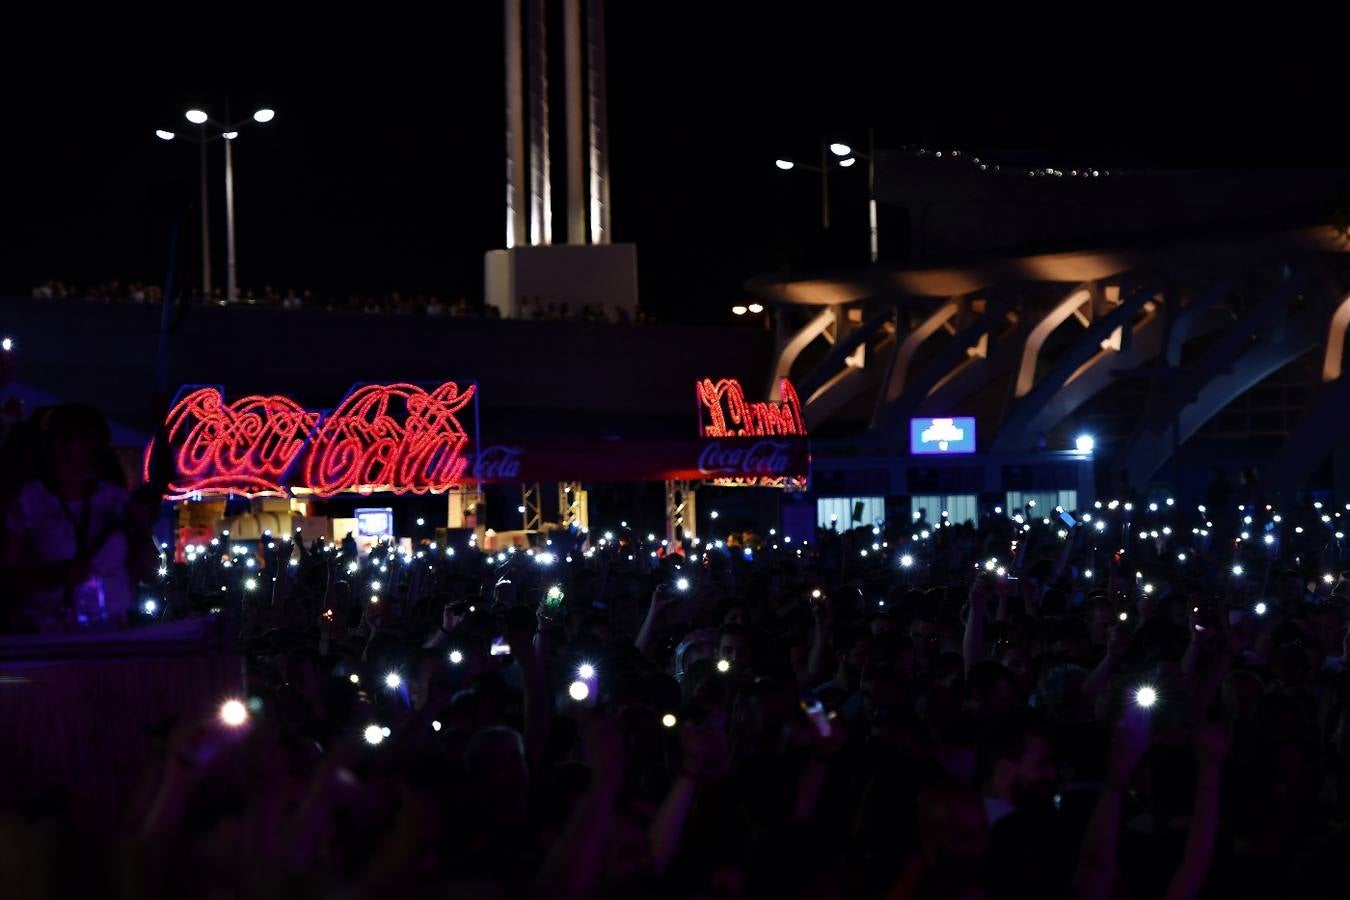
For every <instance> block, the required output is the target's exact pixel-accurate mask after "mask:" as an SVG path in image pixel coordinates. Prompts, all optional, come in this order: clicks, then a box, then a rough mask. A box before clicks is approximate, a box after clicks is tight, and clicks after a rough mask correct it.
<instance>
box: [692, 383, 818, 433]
mask: <svg viewBox="0 0 1350 900" xmlns="http://www.w3.org/2000/svg"><path fill="white" fill-rule="evenodd" d="M778 395H779V397H781V398H782V399H780V400H776V401H774V400H771V401H768V402H751V401H748V400H746V399H745V390H744V389H743V388H742V387H741V383H740V382H739V381H737V380H736V379H735V378H722V379H719V380H717V381H713V380H712V379H711V378H705V379H703V380H702V381H700V382H699V383H698V399H699V426H700V427H699V430H700V433H701V434H702V436H703V437H710V438H729V437H775V436H789V435H798V436H805V435H806V423H805V421H804V420H803V419H802V404H801V401H800V400H799V399H798V398H797V391H796V390H795V389H794V388H793V387H792V382H790V381H788V380H787V379H786V378H783V379H781V380H780V381H779V393H778Z"/></svg>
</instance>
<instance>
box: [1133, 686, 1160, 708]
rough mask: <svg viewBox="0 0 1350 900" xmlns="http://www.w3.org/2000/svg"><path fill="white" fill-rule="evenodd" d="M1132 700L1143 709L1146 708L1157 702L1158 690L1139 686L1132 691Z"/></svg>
mask: <svg viewBox="0 0 1350 900" xmlns="http://www.w3.org/2000/svg"><path fill="white" fill-rule="evenodd" d="M1134 702H1135V703H1136V704H1138V705H1139V706H1140V707H1142V708H1144V709H1148V708H1149V707H1151V706H1152V705H1153V704H1155V703H1157V702H1158V692H1157V691H1155V690H1154V689H1153V688H1151V687H1141V688H1140V689H1139V690H1137V691H1135V692H1134Z"/></svg>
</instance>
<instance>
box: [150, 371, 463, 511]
mask: <svg viewBox="0 0 1350 900" xmlns="http://www.w3.org/2000/svg"><path fill="white" fill-rule="evenodd" d="M475 394H476V387H475V386H474V385H469V386H467V387H465V388H463V389H461V388H460V387H459V385H458V384H456V383H455V382H453V381H448V382H446V383H444V384H442V385H440V386H439V387H437V388H435V389H433V390H431V391H427V390H426V389H425V388H422V387H419V386H417V385H413V384H374V385H366V386H364V387H360V388H358V389H356V390H355V391H353V392H352V393H351V394H349V395H348V396H347V398H346V399H345V400H344V401H343V402H342V404H341V405H339V406H338V408H337V409H336V410H335V411H334V412H333V413H332V414H330V415H328V416H326V417H325V416H323V415H322V414H321V413H317V412H311V411H308V410H305V409H304V408H303V407H301V406H300V405H299V404H297V403H296V402H295V401H294V400H291V399H289V398H287V397H281V396H250V397H244V398H242V399H240V400H236V401H235V402H233V403H228V404H227V403H226V402H225V399H224V397H223V396H222V395H221V392H220V391H219V389H217V388H199V389H196V390H194V391H192V392H190V393H188V394H187V395H185V396H184V397H182V398H181V399H180V400H179V401H178V402H177V403H176V404H175V405H174V407H173V409H172V410H170V412H169V415H168V417H167V419H166V421H165V432H164V433H165V434H166V436H167V439H168V445H169V452H170V453H171V454H172V459H173V463H174V477H173V478H172V479H171V480H170V482H169V484H168V487H167V490H166V496H167V497H169V498H170V499H183V498H185V497H191V496H195V495H206V494H242V495H245V496H263V495H277V494H282V495H284V494H285V493H286V492H287V487H289V486H292V485H294V486H296V487H304V488H306V489H308V490H310V491H312V492H313V493H315V494H317V495H318V496H320V497H332V496H334V495H336V494H340V493H343V492H346V491H358V492H360V493H371V492H375V491H381V492H389V493H394V494H404V493H412V494H427V493H434V492H440V491H445V490H448V489H449V488H451V487H453V486H454V485H456V484H458V483H460V482H461V481H462V480H463V479H464V476H465V474H466V470H467V468H468V460H467V458H466V454H467V452H468V450H469V433H468V431H467V430H466V429H465V427H464V425H463V424H462V423H461V421H460V414H461V413H462V412H463V411H464V410H465V408H466V407H468V406H469V404H470V403H471V402H473V401H474V398H475ZM154 452H155V446H154V443H153V442H152V443H151V445H150V446H149V447H147V448H146V451H145V476H146V480H147V481H149V480H150V475H151V468H152V464H151V463H152V457H153V454H154ZM295 471H300V472H302V473H303V474H302V476H301V477H300V479H299V483H298V484H297V483H296V482H294V481H289V482H288V478H289V477H290V476H291V474H292V473H293V472H295Z"/></svg>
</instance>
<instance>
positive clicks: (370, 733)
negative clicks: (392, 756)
mask: <svg viewBox="0 0 1350 900" xmlns="http://www.w3.org/2000/svg"><path fill="white" fill-rule="evenodd" d="M361 735H362V737H364V738H365V739H366V743H367V744H370V745H371V746H372V747H375V746H378V745H380V744H382V743H384V729H383V728H381V727H380V726H378V725H367V726H366V730H365V731H363V732H362V733H361Z"/></svg>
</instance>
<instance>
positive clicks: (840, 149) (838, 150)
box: [830, 144, 853, 156]
mask: <svg viewBox="0 0 1350 900" xmlns="http://www.w3.org/2000/svg"><path fill="white" fill-rule="evenodd" d="M830 152H831V153H833V154H834V155H835V156H852V155H853V148H852V147H850V146H849V145H848V144H831V145H830Z"/></svg>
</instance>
